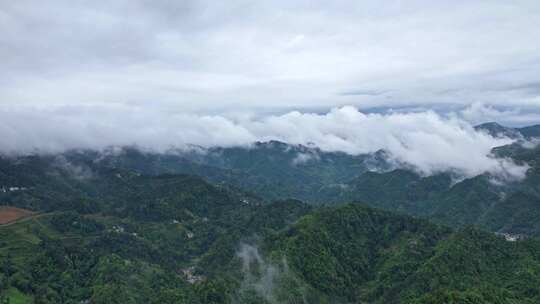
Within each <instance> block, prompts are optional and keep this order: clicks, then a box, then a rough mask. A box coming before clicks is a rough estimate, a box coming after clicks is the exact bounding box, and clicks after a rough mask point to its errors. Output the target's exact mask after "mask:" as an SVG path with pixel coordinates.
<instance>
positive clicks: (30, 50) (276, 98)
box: [0, 0, 540, 112]
mask: <svg viewBox="0 0 540 304" xmlns="http://www.w3.org/2000/svg"><path fill="white" fill-rule="evenodd" d="M0 28H1V29H2V35H1V36H0V58H1V59H0V60H1V61H2V69H1V71H0V97H1V98H0V99H1V102H2V103H7V104H21V103H29V104H39V105H43V106H51V105H52V104H64V105H65V104H68V105H74V104H101V103H105V104H111V103H126V104H137V105H141V104H142V105H145V106H149V107H150V106H152V107H167V108H171V109H177V110H182V111H185V110H193V111H202V112H205V111H213V112H219V111H236V110H245V109H247V108H249V109H253V108H256V110H257V111H260V110H263V109H266V110H267V111H273V110H276V109H277V110H279V109H282V108H284V107H289V108H315V109H328V108H330V107H332V106H336V105H356V106H358V107H360V108H361V109H368V108H370V107H377V106H384V107H402V106H423V107H442V108H447V107H449V106H454V105H468V104H470V103H473V102H483V103H488V104H491V105H498V106H512V107H521V108H535V107H539V106H540V97H539V96H540V2H538V1H537V0H515V1H506V0H505V1H497V0H490V1H469V0H467V1H460V0H451V1H427V0H426V1H414V0H408V1H343V0H337V1H313V0H310V1H290V0H288V1H278V0H272V1H247V0H246V1H236V0H235V1H201V0H197V1H182V0H179V1H133V0H129V1H128V0H125V1H122V0H118V1H76V0H75V1H74V0H66V1H54V0H52V1H25V0H17V1H1V2H0Z"/></svg>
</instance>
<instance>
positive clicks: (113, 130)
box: [0, 106, 526, 177]
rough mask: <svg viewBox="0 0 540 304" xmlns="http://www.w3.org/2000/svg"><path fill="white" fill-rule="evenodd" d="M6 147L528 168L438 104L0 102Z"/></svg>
mask: <svg viewBox="0 0 540 304" xmlns="http://www.w3.org/2000/svg"><path fill="white" fill-rule="evenodd" d="M0 120H1V121H2V124H0V137H1V138H2V145H1V146H0V151H2V152H4V153H31V152H35V151H42V152H60V151H64V150H66V149H77V148H91V149H103V148H105V147H108V146H121V145H138V146H140V147H142V148H145V149H150V150H153V151H158V152H160V151H161V152H164V151H167V150H168V149H170V148H187V147H189V146H190V145H198V146H202V147H214V146H223V147H228V146H249V145H251V144H252V143H254V142H255V141H268V140H280V141H284V142H287V143H291V144H302V145H315V146H317V147H319V148H321V149H322V150H324V151H342V152H346V153H349V154H363V153H372V152H376V151H378V150H380V149H384V150H386V151H387V152H388V153H389V154H390V155H391V157H392V159H393V160H395V161H396V162H399V163H406V164H409V165H412V166H414V167H415V168H416V169H417V170H418V171H419V172H421V173H424V174H432V173H435V172H440V171H446V170H453V171H455V172H458V173H460V174H463V175H465V176H474V175H478V174H481V173H484V172H491V173H494V174H503V175H506V176H509V177H520V176H523V174H524V172H525V170H526V168H524V167H519V166H516V165H514V164H513V163H511V162H510V161H507V160H500V159H494V158H492V157H490V156H489V154H490V150H491V149H492V148H493V147H496V146H501V145H505V144H509V143H511V140H510V139H504V138H493V137H490V136H488V135H486V134H484V133H479V132H476V131H475V130H474V128H473V127H472V126H471V125H470V124H469V123H468V122H466V121H465V120H463V119H461V118H459V116H458V115H457V114H455V115H446V116H441V115H439V114H437V113H435V112H432V111H425V112H413V113H392V112H390V113H385V114H384V113H383V114H381V113H363V112H361V111H359V110H358V109H357V108H355V107H352V106H345V107H340V108H334V109H332V110H331V111H329V112H327V113H324V114H316V113H301V112H298V111H293V112H288V113H285V114H280V115H266V116H250V115H231V116H228V117H225V116H219V115H197V114H186V113H171V112H163V111H160V110H159V109H151V108H146V107H133V106H129V107H127V106H125V107H119V106H114V107H102V106H99V107H98V106H93V107H58V108H54V109H51V108H49V109H39V110H38V109H35V108H34V109H32V110H31V109H28V108H26V107H23V108H21V107H16V108H10V109H4V110H0Z"/></svg>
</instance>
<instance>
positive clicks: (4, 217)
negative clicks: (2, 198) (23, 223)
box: [0, 206, 34, 225]
mask: <svg viewBox="0 0 540 304" xmlns="http://www.w3.org/2000/svg"><path fill="white" fill-rule="evenodd" d="M32 214H34V212H32V211H29V210H25V209H20V208H15V207H8V206H2V207H0V225H5V224H9V223H13V222H15V221H17V220H20V219H22V218H25V217H28V216H30V215H32Z"/></svg>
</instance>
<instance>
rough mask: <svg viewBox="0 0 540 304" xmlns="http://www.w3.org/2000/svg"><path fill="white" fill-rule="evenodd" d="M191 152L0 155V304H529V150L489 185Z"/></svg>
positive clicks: (263, 151)
mask: <svg viewBox="0 0 540 304" xmlns="http://www.w3.org/2000/svg"><path fill="white" fill-rule="evenodd" d="M522 130H523V129H518V131H519V132H525V131H522ZM525 130H527V131H526V132H529V133H521V134H523V135H522V136H523V138H528V137H529V136H531V135H526V134H533V131H531V130H534V128H528V129H525ZM497 132H499V131H497ZM197 149H198V148H197ZM197 149H195V150H194V149H191V150H182V151H180V150H176V151H170V152H169V153H152V152H148V151H141V150H139V149H137V148H134V147H125V148H111V149H109V150H106V151H89V150H82V151H68V152H66V153H62V154H55V155H43V154H35V155H26V156H2V157H0V203H1V204H2V205H3V207H2V208H1V209H0V220H1V221H2V223H0V267H1V269H2V275H1V276H0V291H1V293H0V300H1V301H4V302H5V301H10V303H291V304H292V303H538V302H539V301H540V289H539V286H540V244H539V242H538V239H537V238H536V237H537V236H539V235H540V167H539V166H540V162H539V160H540V150H539V148H538V146H534V144H533V143H531V142H527V141H526V140H524V141H523V142H521V141H520V142H517V143H515V144H512V145H508V146H503V147H498V148H496V149H494V150H493V157H500V158H504V157H506V158H511V159H512V160H513V161H515V162H517V163H520V164H523V165H525V164H526V165H527V166H529V170H528V171H527V174H526V177H525V178H524V179H523V180H519V181H503V182H501V181H500V180H498V179H497V177H496V176H492V175H489V174H484V175H479V176H475V177H472V178H462V177H460V176H457V175H456V174H455V173H454V172H442V173H438V174H434V175H430V176H424V175H421V174H419V173H417V172H416V171H414V168H409V167H406V166H400V165H399V164H396V163H394V162H391V161H389V159H388V158H387V155H386V154H385V152H384V151H379V152H377V153H374V154H369V155H359V156H351V155H348V154H345V153H333V152H324V151H321V150H320V149H318V148H315V147H306V146H298V145H297V146H295V145H288V144H284V143H280V142H268V143H256V144H254V145H253V146H251V147H248V148H241V147H236V148H213V149H209V150H200V149H199V151H197ZM296 199H302V200H304V201H306V203H303V202H302V201H300V200H296ZM348 203H354V204H348ZM17 208H18V209H17ZM372 208H377V209H372ZM381 209H384V211H383V210H381ZM411 216H414V217H411ZM472 226H476V227H472ZM494 232H496V233H494ZM8 299H9V300H8Z"/></svg>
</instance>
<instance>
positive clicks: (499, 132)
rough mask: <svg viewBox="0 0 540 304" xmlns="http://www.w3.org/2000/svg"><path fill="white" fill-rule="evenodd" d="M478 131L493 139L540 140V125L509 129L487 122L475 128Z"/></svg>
mask: <svg viewBox="0 0 540 304" xmlns="http://www.w3.org/2000/svg"><path fill="white" fill-rule="evenodd" d="M474 128H475V129H476V130H477V131H484V132H486V133H487V134H489V135H491V136H493V137H508V138H512V139H520V138H525V139H528V140H530V139H533V138H540V125H533V126H527V127H522V128H509V127H505V126H502V125H500V124H498V123H496V122H487V123H483V124H480V125H477V126H475V127H474Z"/></svg>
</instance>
